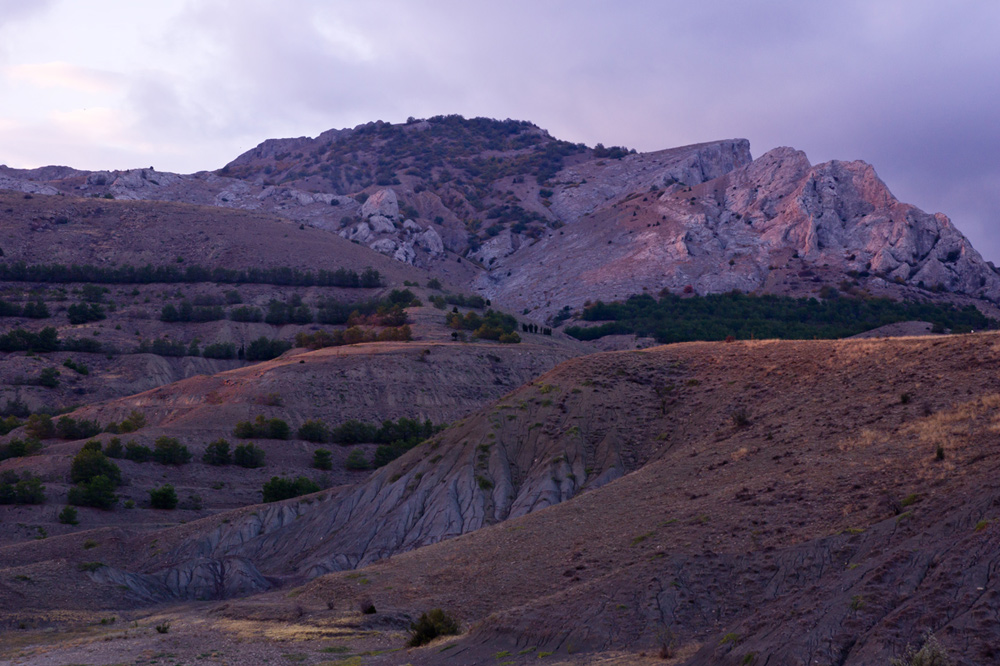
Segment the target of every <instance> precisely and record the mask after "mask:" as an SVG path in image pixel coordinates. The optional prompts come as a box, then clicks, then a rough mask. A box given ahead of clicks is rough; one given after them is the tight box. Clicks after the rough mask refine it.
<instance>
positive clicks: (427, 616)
mask: <svg viewBox="0 0 1000 666" xmlns="http://www.w3.org/2000/svg"><path fill="white" fill-rule="evenodd" d="M458 632H459V626H458V622H457V621H456V620H455V619H454V618H452V617H451V616H450V615H448V614H447V613H445V612H444V611H443V610H441V609H440V608H435V609H434V610H431V611H428V612H426V613H422V614H421V615H420V619H419V620H417V621H416V622H414V623H413V624H411V625H410V641H409V643H408V645H409V646H410V647H419V646H421V645H424V644H426V643H430V642H431V641H432V640H434V639H435V638H437V637H438V636H453V635H455V634H457V633H458Z"/></svg>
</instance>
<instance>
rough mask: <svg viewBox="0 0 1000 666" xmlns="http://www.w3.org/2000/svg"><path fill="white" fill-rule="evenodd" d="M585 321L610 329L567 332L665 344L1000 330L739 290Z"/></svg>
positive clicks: (860, 303) (911, 304) (590, 312)
mask: <svg viewBox="0 0 1000 666" xmlns="http://www.w3.org/2000/svg"><path fill="white" fill-rule="evenodd" d="M581 318H582V319H583V320H585V321H602V322H604V323H602V324H600V325H598V326H571V327H569V328H567V329H566V333H568V334H569V335H571V336H573V337H575V338H577V339H578V340H596V339H597V338H600V337H603V336H605V335H614V334H635V335H640V336H648V337H652V338H655V339H656V341H657V342H661V343H671V342H687V341H693V340H725V339H727V338H729V337H732V338H736V339H741V340H747V339H752V338H757V339H764V338H784V339H800V340H801V339H812V338H821V339H834V338H844V337H849V336H852V335H857V334H858V333H862V332H864V331H869V330H871V329H873V328H878V327H879V326H885V325H887V324H893V323H897V322H902V321H927V322H931V323H932V324H933V326H934V330H935V332H942V333H943V332H944V331H945V330H951V331H952V332H954V333H963V332H969V331H973V330H986V329H995V328H997V327H998V322H997V320H995V319H991V318H989V317H987V316H985V315H984V314H982V313H981V312H980V311H979V310H977V309H976V307H975V306H973V305H968V306H966V307H964V308H961V309H959V308H956V307H955V306H953V305H946V304H939V303H919V302H915V301H893V300H891V299H888V298H845V297H835V298H830V299H826V300H817V299H815V298H791V297H788V296H773V295H762V296H756V295H752V294H744V293H742V292H738V291H734V292H729V293H725V294H710V295H708V296H691V297H684V298H682V297H680V296H677V295H675V294H671V293H663V294H661V296H660V298H659V300H657V299H656V298H654V297H653V296H650V295H648V294H642V295H638V296H632V297H630V298H629V299H628V300H626V301H617V302H613V303H603V302H601V301H597V302H596V303H594V304H592V305H589V306H587V307H585V308H584V310H583V313H582V317H581Z"/></svg>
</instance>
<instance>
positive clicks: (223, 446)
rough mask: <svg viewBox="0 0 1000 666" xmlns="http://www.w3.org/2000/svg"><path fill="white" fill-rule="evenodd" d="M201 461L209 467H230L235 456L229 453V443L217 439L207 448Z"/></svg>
mask: <svg viewBox="0 0 1000 666" xmlns="http://www.w3.org/2000/svg"><path fill="white" fill-rule="evenodd" d="M201 461H202V462H203V463H205V464H207V465H228V464H230V463H231V462H233V456H232V454H231V453H230V452H229V442H227V441H226V440H224V439H217V440H215V441H214V442H212V443H211V444H209V445H208V446H207V447H205V454H204V455H203V456H202V457H201Z"/></svg>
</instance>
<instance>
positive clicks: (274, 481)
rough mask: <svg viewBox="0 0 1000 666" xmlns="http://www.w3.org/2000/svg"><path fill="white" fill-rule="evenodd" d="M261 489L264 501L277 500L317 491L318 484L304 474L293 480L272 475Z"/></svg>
mask: <svg viewBox="0 0 1000 666" xmlns="http://www.w3.org/2000/svg"><path fill="white" fill-rule="evenodd" d="M262 491H263V493H264V501H265V502H279V501H281V500H285V499H291V498H293V497H298V496H299V495H307V494H309V493H315V492H317V491H319V484H317V483H316V482H315V481H310V480H309V479H307V478H306V477H304V476H299V477H296V478H295V479H294V480H292V479H285V478H281V477H278V476H272V477H271V480H270V481H268V482H267V483H265V484H264V487H263V489H262Z"/></svg>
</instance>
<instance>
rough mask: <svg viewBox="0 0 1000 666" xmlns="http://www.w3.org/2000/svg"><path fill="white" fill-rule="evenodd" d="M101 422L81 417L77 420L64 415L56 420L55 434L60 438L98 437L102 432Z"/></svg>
mask: <svg viewBox="0 0 1000 666" xmlns="http://www.w3.org/2000/svg"><path fill="white" fill-rule="evenodd" d="M101 430H102V428H101V424H100V423H98V422H97V421H91V420H88V419H80V420H79V421H77V420H76V419H74V418H71V417H69V416H63V417H61V418H60V419H59V420H58V421H56V428H55V434H56V436H57V437H59V438H60V439H68V440H76V439H87V438H88V437H96V436H97V435H99V434H101Z"/></svg>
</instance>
